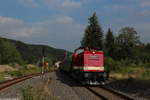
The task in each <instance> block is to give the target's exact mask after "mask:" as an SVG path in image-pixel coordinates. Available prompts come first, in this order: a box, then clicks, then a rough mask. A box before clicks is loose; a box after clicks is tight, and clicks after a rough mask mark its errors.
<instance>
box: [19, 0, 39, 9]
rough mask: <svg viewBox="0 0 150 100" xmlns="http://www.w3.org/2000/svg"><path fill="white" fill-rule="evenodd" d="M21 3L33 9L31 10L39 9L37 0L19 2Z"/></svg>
mask: <svg viewBox="0 0 150 100" xmlns="http://www.w3.org/2000/svg"><path fill="white" fill-rule="evenodd" d="M18 1H19V3H21V4H22V5H24V6H26V7H31V8H37V7H39V4H38V3H37V0H18Z"/></svg>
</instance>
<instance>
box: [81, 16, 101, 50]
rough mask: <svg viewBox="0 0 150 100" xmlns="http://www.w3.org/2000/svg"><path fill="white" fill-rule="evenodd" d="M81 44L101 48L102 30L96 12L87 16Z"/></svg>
mask: <svg viewBox="0 0 150 100" xmlns="http://www.w3.org/2000/svg"><path fill="white" fill-rule="evenodd" d="M81 46H82V47H89V48H94V49H98V50H102V48H103V30H102V28H101V26H100V25H99V22H98V18H97V16H96V13H94V14H93V15H92V16H91V17H90V18H89V25H88V26H87V28H86V29H85V33H84V37H83V39H82V41H81Z"/></svg>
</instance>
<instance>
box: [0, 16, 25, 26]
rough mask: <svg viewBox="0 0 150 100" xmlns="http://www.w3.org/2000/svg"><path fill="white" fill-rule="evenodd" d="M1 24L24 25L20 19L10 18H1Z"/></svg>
mask: <svg viewBox="0 0 150 100" xmlns="http://www.w3.org/2000/svg"><path fill="white" fill-rule="evenodd" d="M0 23H1V24H7V23H9V24H10V23H11V24H23V21H22V20H19V19H15V18H10V17H3V16H0Z"/></svg>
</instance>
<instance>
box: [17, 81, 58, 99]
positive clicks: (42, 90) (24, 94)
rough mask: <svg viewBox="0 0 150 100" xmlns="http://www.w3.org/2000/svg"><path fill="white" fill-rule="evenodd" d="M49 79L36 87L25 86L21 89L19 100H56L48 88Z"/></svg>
mask: <svg viewBox="0 0 150 100" xmlns="http://www.w3.org/2000/svg"><path fill="white" fill-rule="evenodd" d="M50 82H51V79H50V78H49V79H48V80H45V81H44V82H43V83H40V84H39V85H38V88H37V87H33V86H26V87H24V88H21V92H20V93H21V100H56V97H55V96H54V94H53V93H52V91H51V90H50V88H49V84H50Z"/></svg>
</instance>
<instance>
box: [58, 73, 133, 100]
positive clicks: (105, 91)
mask: <svg viewBox="0 0 150 100" xmlns="http://www.w3.org/2000/svg"><path fill="white" fill-rule="evenodd" d="M61 73H62V74H65V75H66V76H67V77H70V78H71V79H73V80H74V81H75V82H76V83H77V84H79V83H80V81H78V80H77V79H75V78H73V77H72V76H70V75H68V74H69V73H67V72H64V71H61ZM83 87H84V86H83ZM85 88H86V89H88V90H89V91H90V92H92V93H93V94H95V95H96V96H98V97H99V98H100V99H102V100H135V99H134V98H133V97H130V96H128V95H126V94H124V93H121V92H118V91H116V90H113V89H110V88H107V87H105V86H85Z"/></svg>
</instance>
